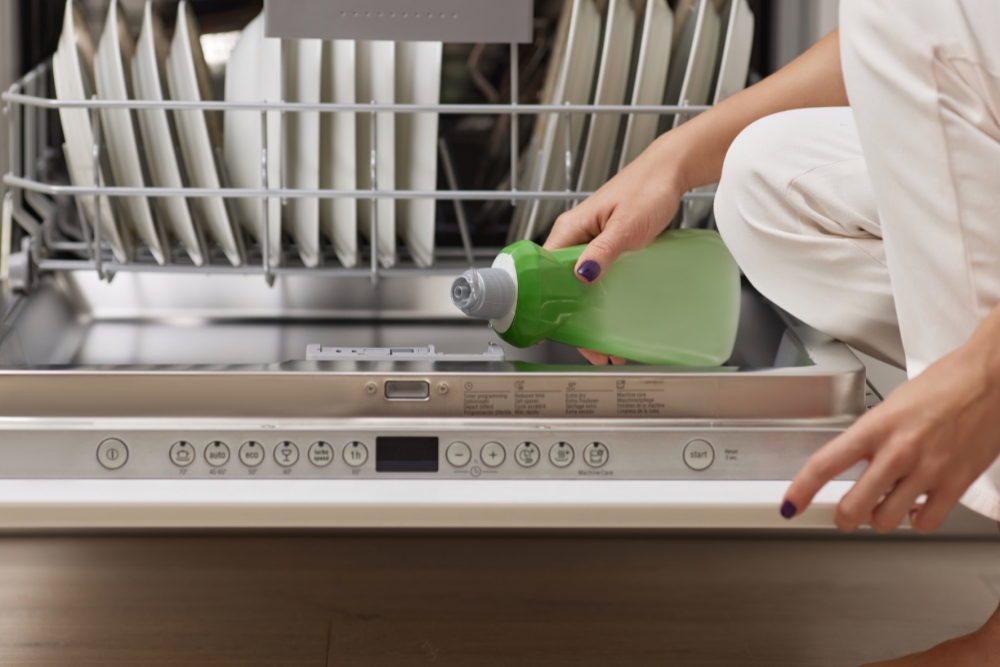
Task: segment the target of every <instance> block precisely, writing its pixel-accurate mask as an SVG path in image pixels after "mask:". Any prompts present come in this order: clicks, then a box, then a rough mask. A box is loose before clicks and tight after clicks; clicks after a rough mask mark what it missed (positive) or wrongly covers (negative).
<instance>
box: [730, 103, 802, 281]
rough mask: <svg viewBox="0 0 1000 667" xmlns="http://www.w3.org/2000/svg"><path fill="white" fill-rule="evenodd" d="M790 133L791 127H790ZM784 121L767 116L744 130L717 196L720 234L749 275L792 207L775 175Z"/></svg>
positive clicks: (737, 141) (734, 148)
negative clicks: (786, 209) (768, 239)
mask: <svg viewBox="0 0 1000 667" xmlns="http://www.w3.org/2000/svg"><path fill="white" fill-rule="evenodd" d="M785 133H787V127H786V128H785ZM783 142H784V140H783V139H782V129H781V123H780V121H778V120H776V117H775V116H768V117H767V118H762V119H761V120H758V121H756V122H755V123H753V124H751V125H750V126H749V127H747V128H746V129H744V130H743V131H742V132H741V133H740V135H739V136H738V137H736V140H735V141H734V142H733V144H732V145H731V146H730V148H729V152H728V153H727V154H726V160H725V163H724V165H723V168H722V179H721V180H720V182H719V188H718V191H717V192H716V195H715V220H716V224H717V225H718V228H719V233H720V234H722V237H723V239H724V240H725V241H726V244H727V245H728V246H729V248H730V251H731V252H732V253H733V255H734V257H736V260H737V262H738V263H739V265H740V267H741V268H742V269H743V271H744V272H745V273H748V274H750V273H753V272H754V271H753V267H754V265H756V264H757V263H758V260H759V258H760V255H761V253H764V254H765V255H766V254H767V252H768V251H769V250H771V248H769V247H768V243H767V237H768V236H770V232H771V231H772V228H773V227H774V226H775V225H778V226H781V224H782V218H783V217H785V216H784V215H783V214H782V213H781V209H782V208H787V204H786V202H785V195H784V192H783V190H784V187H783V186H782V185H781V183H780V180H779V178H778V176H777V174H775V173H774V172H775V170H774V168H773V167H774V166H775V161H773V160H770V159H769V157H770V156H773V155H774V153H775V144H776V143H783Z"/></svg>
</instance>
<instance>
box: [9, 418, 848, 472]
mask: <svg viewBox="0 0 1000 667" xmlns="http://www.w3.org/2000/svg"><path fill="white" fill-rule="evenodd" d="M841 430H842V429H840V428H834V427H819V428H787V427H786V428H766V427H764V428H747V427H741V428H694V427H691V428H684V427H660V428H656V427H649V428H636V427H627V428H626V427H623V426H619V427H617V428H611V427H609V428H607V429H594V428H593V427H590V428H584V427H579V428H565V429H557V428H536V429H530V428H528V429H524V430H521V429H517V428H510V427H507V426H504V425H495V426H492V427H487V426H484V427H482V428H469V427H468V426H467V425H466V426H464V427H462V428H452V429H440V430H437V431H429V430H427V429H426V428H422V429H393V428H385V429H378V428H371V429H369V428H364V429H357V428H327V429H315V428H310V429H301V428H299V429H288V430H282V429H278V428H275V429H267V430H254V429H247V430H229V429H225V430H223V429H220V430H214V429H205V428H196V429H188V430H185V429H162V428H150V429H134V428H132V429H129V428H126V429H91V428H71V429H65V430H62V429H58V428H52V429H45V430H41V429H38V430H20V431H18V430H13V429H5V428H2V427H0V478H7V479H19V478H22V479H23V478H87V479H93V478H130V479H145V478H148V479H170V478H173V479H176V478H190V479H194V478H200V479H206V478H207V479H246V478H271V479H275V478H277V479H298V478H305V479H323V478H330V479H337V478H342V479H365V478H367V479H373V478H400V479H414V478H417V479H420V478H423V479H441V478H447V479H468V480H476V479H567V480H568V479H791V477H792V476H793V475H794V474H795V473H796V472H797V471H798V470H799V469H800V468H801V466H802V464H804V463H805V461H806V460H807V459H808V458H809V456H810V455H811V454H812V453H813V452H815V451H816V450H817V449H819V448H820V447H822V446H823V445H824V444H825V443H827V442H829V441H830V440H831V439H832V438H834V437H835V436H836V435H837V434H839V433H840V432H841Z"/></svg>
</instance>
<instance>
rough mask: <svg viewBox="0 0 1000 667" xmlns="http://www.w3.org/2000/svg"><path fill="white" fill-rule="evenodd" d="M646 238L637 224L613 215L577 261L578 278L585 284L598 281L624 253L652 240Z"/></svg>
mask: <svg viewBox="0 0 1000 667" xmlns="http://www.w3.org/2000/svg"><path fill="white" fill-rule="evenodd" d="M644 237H645V234H643V233H642V232H641V229H640V228H639V227H638V226H637V225H636V224H635V222H633V221H626V220H625V219H623V218H622V217H620V216H617V215H612V217H611V219H609V220H608V223H607V224H606V225H605V226H604V229H603V230H601V233H600V234H598V235H597V236H595V237H594V238H593V239H592V240H591V241H590V243H589V244H587V247H586V248H585V249H584V251H583V253H582V254H581V255H580V259H578V260H577V262H576V277H577V278H578V279H579V280H581V281H583V282H585V283H592V282H595V281H597V280H598V279H600V277H601V276H602V275H604V274H605V273H607V270H608V269H609V268H611V265H612V264H614V263H615V260H617V259H618V257H620V256H621V254H622V253H623V252H626V251H629V250H636V249H638V248H641V247H642V246H644V245H646V243H648V242H649V241H651V240H652V238H651V239H649V240H648V241H647V240H646V239H645V238H644Z"/></svg>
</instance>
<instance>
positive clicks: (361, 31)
mask: <svg viewBox="0 0 1000 667" xmlns="http://www.w3.org/2000/svg"><path fill="white" fill-rule="evenodd" d="M264 4H265V7H264V16H265V25H266V26H267V28H266V29H267V34H268V36H271V37H281V38H286V39H289V38H306V37H308V38H322V39H335V38H340V39H383V40H406V39H410V40H418V39H419V40H439V41H442V42H473V41H474V42H484V43H486V42H489V43H495V44H510V45H511V56H510V58H511V66H510V71H511V77H510V81H509V85H510V88H511V93H510V95H511V97H510V100H511V102H510V103H504V102H502V101H495V102H492V103H487V104H465V103H441V104H434V105H406V104H375V103H372V104H367V103H357V104H313V105H308V104H303V103H290V102H271V103H263V102H262V103H259V104H257V103H242V106H239V107H238V108H240V109H246V110H249V111H257V112H260V113H261V114H264V113H267V112H271V113H273V112H279V113H281V115H282V118H283V119H284V118H285V117H287V116H291V115H293V114H295V113H301V112H303V111H305V110H312V111H320V112H323V113H330V112H342V113H343V112H350V113H355V114H358V115H362V114H371V115H372V118H374V117H375V114H376V113H378V112H386V111H388V112H392V113H396V114H406V113H415V112H435V113H439V114H441V115H442V116H446V115H454V114H462V115H466V116H468V115H473V116H474V115H477V114H478V115H483V116H504V117H507V118H509V119H510V120H511V123H510V135H511V145H512V149H511V151H510V155H511V161H510V162H511V164H510V170H511V173H512V177H511V178H510V180H509V184H508V187H507V188H506V189H494V190H460V189H457V188H456V187H455V185H454V178H453V176H454V175H453V174H450V175H449V176H450V178H449V184H450V189H437V190H434V191H421V192H415V191H406V190H392V189H390V190H377V191H376V190H375V189H372V190H370V191H369V190H363V189H360V188H358V189H356V190H352V191H335V190H329V189H327V190H323V189H320V190H303V189H296V188H291V187H288V186H287V184H286V183H285V182H284V181H282V184H281V185H282V187H280V188H261V189H257V190H253V189H249V190H248V189H241V188H235V187H231V186H227V185H226V184H223V186H222V187H219V188H214V189H213V188H182V189H180V190H177V191H171V190H169V189H165V188H154V187H141V188H136V187H132V188H130V187H113V186H110V185H105V184H102V183H95V184H94V185H93V186H90V187H87V186H80V185H75V186H74V185H68V184H67V182H68V181H67V179H66V175H65V170H64V167H60V161H59V153H60V151H59V148H60V146H59V144H58V139H53V137H58V132H57V131H56V129H57V128H53V127H52V125H54V124H57V123H58V116H57V115H55V114H56V110H57V109H59V108H61V107H74V106H75V107H76V108H85V109H88V110H89V111H90V113H91V115H92V117H93V118H94V127H95V128H96V131H95V147H94V160H95V165H96V164H97V161H98V160H99V159H101V151H102V148H103V146H102V144H101V138H100V123H99V120H98V112H99V110H100V109H107V108H116V105H117V108H122V107H124V108H129V109H150V108H162V109H168V110H170V111H180V110H192V109H195V110H197V109H202V110H216V111H220V110H225V109H226V108H227V105H229V103H226V102H217V101H208V102H179V101H165V102H141V103H138V102H134V101H128V102H113V101H101V100H97V99H96V98H95V99H91V100H83V101H76V102H67V101H64V100H62V101H61V100H57V99H55V96H54V94H53V86H52V74H51V63H50V61H45V62H42V64H40V65H38V66H37V67H35V68H34V69H33V70H31V71H30V72H29V73H28V74H27V75H26V76H24V77H23V78H21V79H20V80H18V81H16V82H15V83H14V84H13V85H12V86H11V87H10V89H9V90H7V91H6V92H5V93H4V94H3V96H2V97H3V100H4V102H5V104H6V116H7V121H8V125H9V132H10V146H11V148H10V150H11V159H10V164H11V166H10V170H9V172H8V173H7V174H6V175H5V177H4V182H5V184H6V185H7V187H8V191H7V194H6V198H5V199H4V208H3V216H2V237H0V238H2V246H0V282H2V284H3V286H4V290H3V296H2V297H0V299H2V300H0V316H2V320H0V528H3V529H119V528H120V529H135V528H393V529H399V528H402V529H410V528H414V529H428V528H436V529H442V528H462V529H494V528H504V529H532V528H546V529H552V528H565V529H623V528H637V529H659V528H777V527H781V526H782V525H787V522H784V521H783V519H781V517H780V516H779V513H778V505H779V501H780V499H781V497H782V494H783V492H784V489H785V488H786V487H787V484H788V481H789V480H790V479H791V478H792V476H794V474H795V473H796V472H797V471H798V470H799V468H800V467H801V466H802V465H803V464H804V463H805V461H806V460H807V459H808V457H809V456H810V455H811V454H812V453H813V452H815V451H816V450H817V449H818V448H820V447H821V446H822V445H824V444H825V443H827V442H829V441H830V440H831V439H832V438H834V437H835V436H837V435H838V434H839V433H841V432H843V431H844V430H845V429H846V428H847V427H849V426H850V425H851V424H852V423H853V422H854V421H855V420H856V419H857V418H858V416H859V415H861V414H862V413H863V412H864V411H865V410H866V409H867V408H868V407H870V406H871V405H872V404H873V403H874V402H877V401H878V400H880V399H879V397H878V395H877V393H876V392H875V391H874V390H873V389H872V388H871V387H870V386H869V385H867V383H866V378H865V367H864V365H863V364H862V363H861V362H860V361H859V360H858V358H857V357H856V356H855V355H854V354H853V353H852V351H851V350H850V349H849V348H848V347H847V346H846V345H844V344H843V343H841V342H839V341H836V340H833V339H831V338H830V337H828V336H825V335H823V334H821V333H819V332H817V331H815V330H813V329H811V328H809V327H808V326H806V325H804V324H802V323H800V322H797V321H795V320H794V319H793V318H791V317H789V316H788V315H787V314H785V313H783V312H782V311H781V310H780V309H778V308H776V307H775V306H774V305H773V304H770V303H769V302H767V301H766V300H765V299H764V298H762V297H761V296H760V295H759V294H758V293H757V292H756V291H755V290H754V289H753V288H752V287H751V286H750V285H749V284H746V283H744V285H743V288H742V310H741V317H740V324H739V332H738V335H737V342H736V347H735V351H734V353H733V355H732V358H731V359H730V360H729V361H728V362H727V363H726V364H725V365H724V366H722V367H719V368H675V367H656V366H645V365H636V364H629V365H626V366H613V367H597V366H590V365H586V364H585V362H584V361H583V360H582V358H581V357H580V356H579V355H578V354H577V352H576V351H575V350H572V349H569V348H567V347H565V346H562V345H558V344H555V343H543V344H541V345H538V346H535V347H533V348H530V349H524V350H520V349H515V348H512V347H510V346H508V345H506V344H504V343H502V342H501V341H500V340H499V338H498V336H497V335H496V334H495V333H494V332H493V331H492V330H491V329H490V328H489V327H488V326H486V325H484V324H481V323H477V322H472V321H469V320H467V318H465V317H464V315H463V314H462V313H461V312H459V311H458V310H457V309H456V308H454V306H453V305H452V303H451V299H450V295H449V286H450V284H451V281H452V279H453V278H454V277H455V276H457V275H459V274H460V273H462V272H463V271H464V270H466V269H467V268H469V267H470V266H473V267H486V266H489V265H490V262H491V261H492V258H493V257H494V256H495V255H496V253H497V252H498V251H499V249H500V248H499V247H483V246H480V245H475V244H472V243H471V242H470V241H469V238H468V234H467V233H466V232H467V229H466V228H465V225H466V223H465V221H464V219H463V218H464V216H463V215H462V205H463V202H464V203H468V202H475V201H479V202H484V201H487V202H508V203H511V202H516V201H530V200H541V201H551V200H555V201H560V202H562V201H564V200H567V199H570V197H569V195H568V194H567V193H566V192H553V191H547V190H540V189H536V190H531V189H528V190H524V189H518V188H515V187H513V186H512V185H511V184H516V183H518V179H517V178H516V176H514V174H516V173H517V169H518V168H523V167H522V166H520V165H519V164H518V160H517V157H516V156H517V155H518V154H519V152H520V149H519V141H520V137H519V136H518V133H519V122H518V121H519V119H524V118H526V117H530V116H532V115H535V116H540V115H544V114H548V115H550V116H553V117H554V116H556V115H558V114H565V115H566V116H567V117H568V116H569V115H571V114H581V115H589V114H598V113H617V114H625V113H637V114H642V113H656V114H666V113H683V114H693V113H697V112H699V111H703V110H704V109H705V108H706V107H703V106H694V105H686V104H681V105H674V106H670V105H666V106H661V105H656V106H653V107H642V106H619V107H616V106H604V107H600V106H595V105H591V104H583V105H573V104H566V105H561V106H555V105H546V104H533V103H532V104H525V103H521V102H520V95H519V92H518V77H517V72H518V68H519V66H520V61H519V57H518V43H523V42H530V41H531V39H532V8H533V3H532V2H531V0H511V1H507V0H505V2H504V3H502V4H503V11H497V7H499V6H500V5H499V4H498V3H491V2H489V1H488V0H419V2H416V3H413V2H400V1H399V0H378V1H377V2H361V1H360V0H295V2H291V0H266V2H265V3H264ZM291 5H294V7H290V6H291ZM404 5H405V6H407V7H409V6H410V5H413V6H414V7H416V5H420V6H421V7H424V6H425V5H426V8H425V12H426V15H427V17H428V18H425V19H424V20H423V21H422V22H420V21H409V22H405V21H389V20H380V19H379V18H378V17H383V10H384V11H385V15H386V17H387V16H388V14H389V13H390V9H393V8H400V7H403V6H404ZM410 9H411V11H412V9H413V8H412V7H411V8H410ZM359 11H360V12H361V14H360V17H359ZM438 12H439V13H440V16H441V17H442V18H440V19H436V18H435V19H433V20H431V18H432V17H434V16H435V15H436V14H437V13H438ZM366 14H367V15H368V17H367V19H366ZM393 15H395V14H394V13H393ZM417 15H419V13H418V14H417ZM345 16H353V17H357V18H355V19H354V20H350V21H348V20H340V19H341V17H345ZM445 16H447V17H448V18H444V17H445ZM504 48H506V47H504ZM229 108H232V107H231V105H229ZM53 119H55V120H53ZM283 122H284V120H283ZM262 125H266V124H265V123H263V122H262ZM377 125H378V124H377V123H375V122H372V123H371V127H372V138H373V141H372V145H373V146H374V145H377V137H376V136H375V132H376V127H377ZM567 127H568V124H567ZM264 145H266V142H265V144H264ZM567 145H569V143H567ZM263 153H264V154H263V155H262V156H261V159H262V163H263V165H264V169H265V170H266V168H267V161H268V160H269V159H270V160H276V159H278V158H277V157H276V156H268V155H267V154H266V151H263ZM572 158H573V156H572V155H567V160H568V161H571V160H572ZM376 159H377V155H376V153H375V151H374V150H373V152H372V173H373V174H374V173H375V161H376ZM442 162H443V163H444V166H445V167H446V169H445V170H446V171H447V166H448V165H447V162H448V160H447V157H446V155H445V152H442ZM577 194H579V193H577ZM585 194H586V193H584V195H585ZM97 195H106V196H108V197H111V198H114V197H121V196H129V195H131V196H135V195H143V196H151V197H155V196H167V195H179V196H183V197H208V196H219V197H226V198H229V199H235V198H256V199H258V200H260V201H262V202H263V201H264V200H265V199H266V198H268V197H281V198H284V199H285V200H286V201H291V200H293V199H295V198H306V197H312V198H318V199H322V198H337V197H341V198H343V197H351V198H355V199H357V200H358V206H359V207H361V206H367V205H370V206H371V207H372V214H373V215H375V212H376V210H377V208H376V200H382V199H388V200H390V201H391V200H398V199H405V198H408V197H409V198H416V197H420V198H425V199H434V200H438V201H441V202H445V203H446V204H448V205H451V203H452V202H454V208H455V214H456V216H457V217H458V221H459V224H460V227H461V231H462V232H463V233H462V244H461V245H456V246H454V247H438V248H437V251H436V256H435V261H434V263H433V266H431V267H429V268H425V267H420V266H418V265H417V264H416V263H414V262H413V260H412V259H410V258H408V257H407V255H406V253H405V252H404V253H402V255H401V258H400V261H399V262H398V264H397V265H396V266H394V267H392V268H385V267H384V266H381V265H380V264H379V262H378V261H377V260H376V257H375V254H376V253H374V252H372V251H371V248H373V247H376V246H377V244H376V241H375V238H373V239H372V240H371V243H370V244H369V245H367V246H363V247H362V249H361V256H362V265H360V266H357V267H353V268H344V267H342V266H339V265H337V263H336V261H335V260H333V261H327V262H325V263H323V264H322V265H320V266H318V267H306V266H304V265H303V264H302V263H300V262H299V261H298V257H297V256H296V255H295V253H294V252H292V250H291V249H290V248H283V249H282V255H281V258H280V261H277V262H275V261H273V259H274V258H273V257H271V258H269V257H268V250H267V245H266V244H265V246H264V247H258V246H255V245H254V244H253V243H252V240H250V239H249V238H248V239H246V240H245V244H246V248H247V250H246V253H247V258H248V259H247V262H246V264H244V265H243V266H240V267H233V266H229V265H227V264H226V263H225V259H224V257H222V254H221V252H220V251H219V250H218V249H215V250H214V251H213V254H211V256H210V258H209V261H208V262H207V263H206V264H205V265H203V266H195V265H194V264H192V263H190V262H186V261H185V258H184V257H183V252H182V251H181V250H180V249H179V248H178V249H176V252H175V255H176V258H175V260H174V261H173V262H171V263H167V264H165V265H162V266H161V265H158V264H156V263H154V262H153V261H152V258H151V257H150V256H149V254H148V252H146V253H144V252H138V253H136V255H135V256H134V257H132V258H130V259H129V261H128V262H121V261H119V259H118V258H116V257H115V256H113V255H112V253H111V251H110V247H109V246H108V245H107V243H106V242H102V239H101V230H100V227H101V225H89V224H88V223H87V222H86V221H85V215H84V212H83V211H82V207H76V208H74V205H73V203H74V201H75V199H76V198H77V197H83V196H91V197H93V199H94V200H96V201H98V202H100V201H101V199H102V197H100V196H97ZM575 196H576V194H575V195H574V197H575ZM711 196H712V195H711V193H705V192H694V193H689V194H688V195H686V196H685V202H686V204H685V210H688V209H689V208H690V207H691V205H693V204H695V203H700V202H703V201H705V200H707V199H710V198H711ZM267 224H269V225H273V224H275V221H274V220H273V219H268V221H267ZM279 224H280V223H279ZM377 228H378V226H377V225H375V224H373V225H372V229H373V234H375V233H377V232H375V231H374V230H376V229H377ZM325 252H327V253H328V254H331V255H332V251H331V250H330V249H329V248H327V249H326V250H325ZM369 260H370V264H369ZM857 473H858V469H857V468H856V469H852V470H851V471H848V472H847V473H845V474H844V475H842V476H841V477H840V478H838V480H836V481H835V482H833V483H831V484H830V485H828V486H827V488H826V489H824V490H823V492H821V494H820V496H819V497H818V498H817V502H816V504H815V505H814V506H813V507H812V508H811V509H810V510H809V511H807V512H806V513H805V514H804V515H803V516H802V517H801V518H800V519H799V520H797V521H796V522H795V525H796V527H815V528H823V527H829V526H832V525H833V522H832V517H833V508H834V506H835V505H836V502H837V501H838V500H839V498H840V497H841V496H842V495H843V494H844V493H845V492H846V491H847V490H848V489H849V488H850V485H851V483H852V480H853V479H855V478H856V475H857Z"/></svg>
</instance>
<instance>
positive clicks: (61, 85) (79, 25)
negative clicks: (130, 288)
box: [52, 0, 132, 264]
mask: <svg viewBox="0 0 1000 667" xmlns="http://www.w3.org/2000/svg"><path fill="white" fill-rule="evenodd" d="M93 59H94V43H93V42H92V41H91V39H90V34H89V33H88V32H87V24H86V23H85V22H84V20H83V14H82V13H81V11H80V9H79V7H78V6H77V5H76V3H75V2H74V1H73V0H67V1H66V10H65V12H64V13H63V27H62V32H61V33H60V35H59V47H58V49H57V50H56V52H55V55H53V56H52V74H53V77H54V79H55V84H56V97H57V98H58V99H60V100H86V99H90V97H91V96H92V95H93V92H94V87H93V84H92V81H93ZM59 120H60V122H61V124H62V129H63V136H64V137H65V140H66V144H65V146H64V147H63V154H64V156H65V158H66V166H67V167H68V169H69V176H70V180H71V181H72V182H73V185H76V186H78V187H88V188H89V187H93V186H94V158H93V151H94V133H93V128H92V127H91V125H90V111H89V110H87V109H60V110H59ZM98 177H99V178H100V181H99V182H100V184H101V185H102V186H103V185H105V178H104V170H103V168H99V174H98ZM77 201H78V203H79V205H80V209H81V210H82V211H83V214H84V216H85V217H86V218H87V220H88V221H89V222H90V223H91V224H92V225H93V224H96V223H95V220H96V219H97V198H95V197H93V196H80V197H77ZM100 208H101V222H100V224H101V238H102V240H105V241H107V242H108V243H109V244H110V245H111V249H112V251H113V252H114V255H115V258H116V259H117V260H118V261H119V262H121V263H123V264H124V263H126V262H128V261H129V258H130V257H131V255H132V248H131V244H130V243H129V238H128V236H126V235H124V234H122V233H121V232H120V231H119V229H118V225H117V223H116V222H115V216H114V211H113V210H112V208H111V201H110V200H109V199H108V198H107V197H105V196H103V195H102V196H101V197H100Z"/></svg>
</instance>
